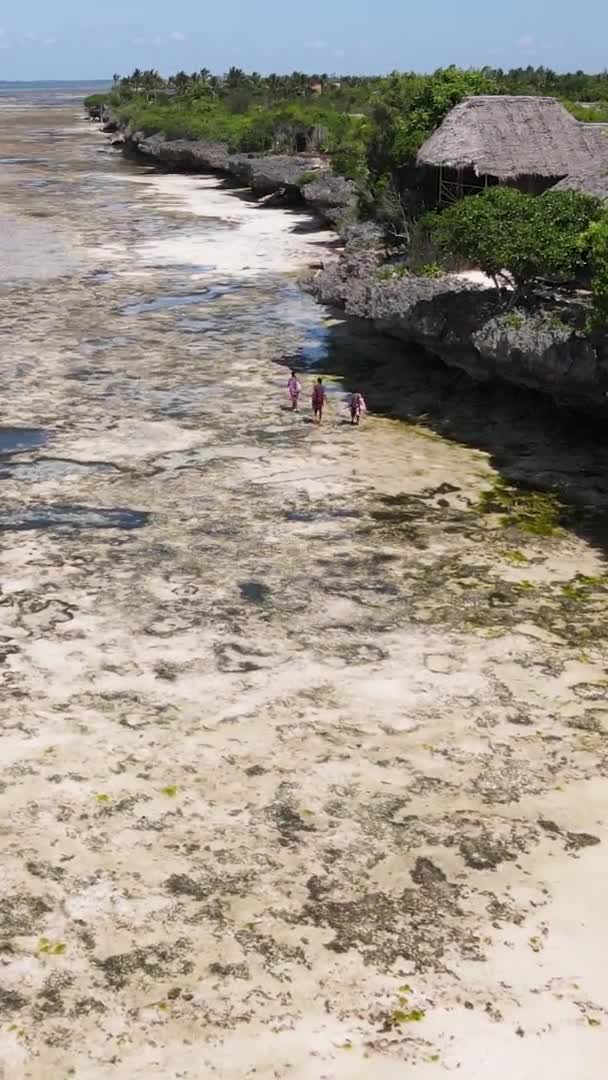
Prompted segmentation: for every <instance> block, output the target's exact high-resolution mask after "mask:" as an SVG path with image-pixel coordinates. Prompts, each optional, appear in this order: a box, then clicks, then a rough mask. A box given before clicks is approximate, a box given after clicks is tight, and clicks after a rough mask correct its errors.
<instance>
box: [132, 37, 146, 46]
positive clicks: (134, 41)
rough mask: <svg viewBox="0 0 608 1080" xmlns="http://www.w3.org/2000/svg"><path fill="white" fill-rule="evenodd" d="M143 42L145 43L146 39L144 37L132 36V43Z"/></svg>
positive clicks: (138, 43) (141, 43)
mask: <svg viewBox="0 0 608 1080" xmlns="http://www.w3.org/2000/svg"><path fill="white" fill-rule="evenodd" d="M145 44H146V39H145V38H143V37H135V38H133V45H145Z"/></svg>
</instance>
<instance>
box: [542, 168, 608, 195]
mask: <svg viewBox="0 0 608 1080" xmlns="http://www.w3.org/2000/svg"><path fill="white" fill-rule="evenodd" d="M553 191H580V192H581V193H582V194H583V195H594V196H595V198H596V199H604V200H605V201H606V202H608V163H606V162H604V164H603V165H600V167H599V168H598V169H593V170H592V171H590V172H586V173H577V174H576V175H574V176H567V177H566V179H565V180H560V182H559V184H556V185H555V187H554V188H553Z"/></svg>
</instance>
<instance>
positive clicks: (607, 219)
mask: <svg viewBox="0 0 608 1080" xmlns="http://www.w3.org/2000/svg"><path fill="white" fill-rule="evenodd" d="M581 247H582V250H583V251H584V252H585V253H586V257H587V260H588V263H589V268H590V271H591V296H592V299H593V310H592V314H591V320H590V328H591V329H602V328H604V327H606V326H607V325H608V213H604V214H602V216H601V217H600V218H598V220H597V221H593V222H591V224H590V225H589V227H588V229H587V230H586V231H585V232H584V233H583V234H582V236H581Z"/></svg>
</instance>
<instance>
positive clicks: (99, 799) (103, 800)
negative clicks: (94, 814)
mask: <svg viewBox="0 0 608 1080" xmlns="http://www.w3.org/2000/svg"><path fill="white" fill-rule="evenodd" d="M95 799H96V800H97V802H98V803H101V804H102V805H106V804H107V803H109V802H111V799H110V796H109V795H106V794H105V793H104V792H102V793H101V794H100V795H96V796H95Z"/></svg>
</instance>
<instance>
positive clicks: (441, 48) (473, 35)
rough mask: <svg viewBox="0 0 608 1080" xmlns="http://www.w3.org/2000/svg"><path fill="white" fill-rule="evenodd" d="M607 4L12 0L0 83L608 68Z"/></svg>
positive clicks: (1, 41)
mask: <svg viewBox="0 0 608 1080" xmlns="http://www.w3.org/2000/svg"><path fill="white" fill-rule="evenodd" d="M607 39H608V0H583V2H582V3H580V4H576V3H574V4H573V3H572V0H507V2H503V3H500V4H498V3H497V0H306V3H297V2H295V0H101V2H100V3H86V2H83V0H54V2H53V0H20V2H17V0H11V2H10V3H8V4H7V2H6V0H2V2H0V80H2V79H45V78H56V79H61V78H64V79H70V78H72V79H77V78H103V77H105V76H107V75H112V74H113V72H115V71H117V72H120V73H126V72H128V71H131V70H132V69H133V68H134V67H136V66H138V67H156V68H158V69H159V70H160V71H161V72H163V73H165V74H167V73H170V72H172V71H177V70H179V69H181V68H183V69H185V70H186V71H191V70H193V69H198V68H200V67H209V68H211V69H212V70H214V71H223V70H226V69H227V68H228V67H229V66H230V65H231V64H236V65H237V66H239V67H244V68H247V69H249V70H251V69H257V70H259V71H262V72H270V71H292V70H294V69H299V70H305V71H318V72H323V71H328V72H349V71H350V72H386V71H390V70H392V69H394V68H399V69H402V70H405V69H411V68H415V69H416V70H420V71H428V70H432V69H434V68H436V67H439V66H440V65H444V64H448V63H457V64H461V65H464V66H468V65H483V64H492V65H496V66H502V67H510V66H519V65H520V64H522V65H527V64H529V63H531V64H534V65H536V64H545V65H546V66H547V67H552V68H555V69H557V70H576V69H577V68H583V69H585V70H587V71H600V70H602V69H603V68H604V67H605V66H606V65H607V64H608V52H607V51H606V41H607Z"/></svg>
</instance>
